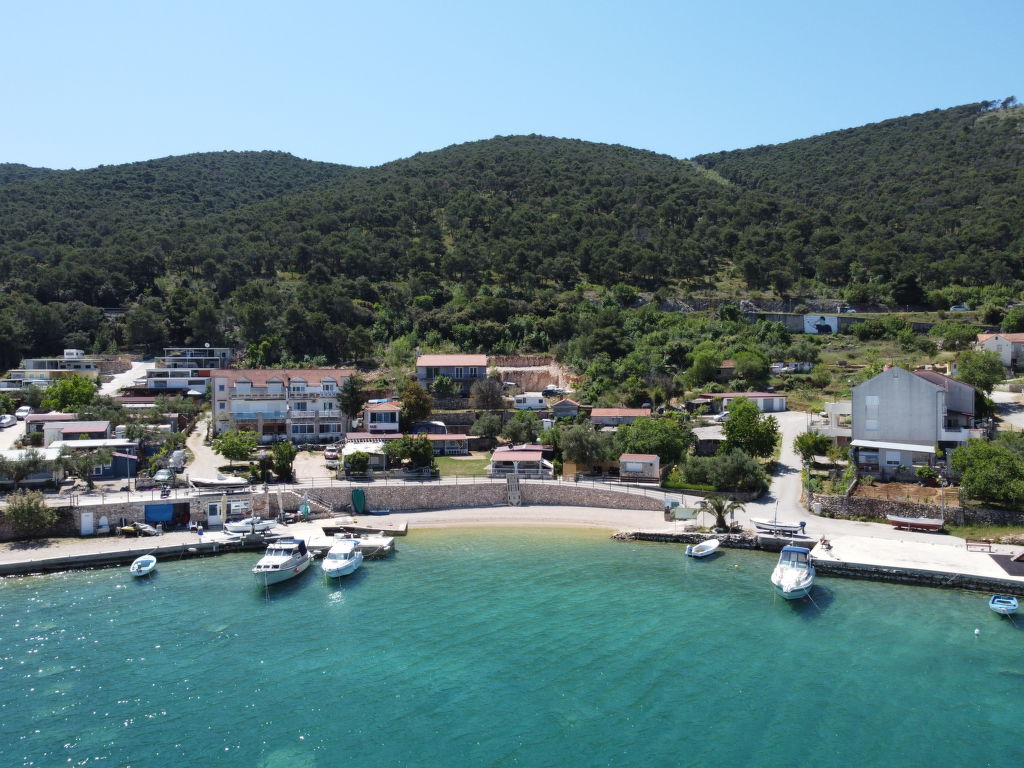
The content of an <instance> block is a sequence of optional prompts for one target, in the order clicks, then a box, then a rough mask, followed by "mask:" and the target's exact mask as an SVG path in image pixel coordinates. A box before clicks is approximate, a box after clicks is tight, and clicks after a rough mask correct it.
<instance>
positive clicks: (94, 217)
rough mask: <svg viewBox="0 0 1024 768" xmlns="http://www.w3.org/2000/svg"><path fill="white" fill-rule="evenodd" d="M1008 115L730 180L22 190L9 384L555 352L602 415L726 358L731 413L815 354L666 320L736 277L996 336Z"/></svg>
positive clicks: (286, 174) (562, 143)
mask: <svg viewBox="0 0 1024 768" xmlns="http://www.w3.org/2000/svg"><path fill="white" fill-rule="evenodd" d="M992 106H993V105H990V104H984V105H970V106H968V107H959V108H955V109H951V110H944V111H937V112H932V113H927V114H925V115H915V116H912V117H909V118H900V119H898V120H893V121H887V122H886V123H881V124H878V125H875V126H866V127H864V128H858V129H852V130H850V131H842V132H838V133H834V134H828V135H826V136H821V137H816V138H814V139H808V140H805V141H803V142H793V143H791V144H787V145H781V146H779V147H768V148H765V147H760V148H756V149H753V150H747V151H745V152H739V153H722V154H720V155H715V156H704V157H702V158H699V161H700V162H701V163H702V164H703V165H704V166H706V167H713V168H714V169H715V171H716V172H708V171H706V170H703V169H701V168H699V167H697V166H695V165H694V163H691V162H687V161H680V160H677V159H674V158H671V157H667V156H664V155H657V154H654V153H651V152H645V151H639V150H634V149H629V148H626V147H621V146H608V145H599V144H592V143H588V142H582V141H574V140H563V139H552V138H545V137H541V136H511V137H498V138H494V139H491V140H488V141H480V142H472V143H467V144H462V145H458V146H453V147H449V148H447V149H444V150H440V151H437V152H430V153H423V154H418V155H415V156H413V157H411V158H407V159H404V160H399V161H396V162H393V163H388V164H386V165H382V166H379V167H376V168H369V169H359V168H347V167H343V166H334V165H330V164H323V163H312V162H309V161H304V160H299V159H297V158H294V157H291V156H288V155H285V154H281V153H273V152H262V153H231V152H225V153H211V154H203V155H190V156H186V157H178V158H165V159H161V160H153V161H148V162H143V163H134V164H130V165H123V166H113V167H100V168H96V169H92V170H89V171H48V170H45V169H30V168H26V167H24V166H15V165H2V166H0V282H2V283H3V285H4V289H5V290H4V291H3V292H0V366H4V367H7V368H10V367H13V366H14V365H16V364H17V362H18V360H19V359H20V358H21V357H23V356H37V355H46V354H58V353H59V352H60V350H61V349H63V348H65V347H76V348H83V349H87V350H89V351H92V352H104V351H116V350H119V349H122V348H125V347H131V348H134V349H140V350H145V351H148V352H156V351H157V350H159V348H160V347H162V346H164V345H167V344H174V345H179V344H202V343H203V342H210V343H213V344H218V343H232V344H236V345H238V346H239V347H241V348H243V349H245V350H246V357H247V360H246V362H247V364H249V365H256V366H273V365H285V364H290V365H315V364H326V365H334V364H341V363H343V362H351V361H369V360H371V359H374V358H375V359H378V360H383V361H384V362H385V365H386V366H387V367H388V368H396V369H400V368H401V367H402V366H408V364H409V363H410V362H411V360H412V358H413V357H414V353H415V350H417V349H421V350H424V351H454V350H458V351H465V352H471V351H480V352H486V353H492V354H501V353H511V352H530V351H554V352H555V353H556V354H557V355H558V356H559V357H560V358H561V359H562V360H563V361H565V362H567V363H568V364H569V365H570V366H572V367H574V368H575V369H577V370H578V371H580V372H581V373H582V372H584V371H587V372H588V373H589V374H590V375H589V376H588V379H587V380H588V382H589V384H588V390H587V391H586V393H585V395H586V396H587V397H590V398H591V400H592V401H595V402H597V401H600V400H602V399H607V400H617V399H624V400H625V401H627V402H629V403H631V404H637V405H639V404H640V403H642V402H645V401H650V402H654V403H658V402H663V401H664V400H665V399H667V398H668V397H670V396H672V395H673V394H674V393H677V392H678V390H679V387H680V386H681V385H683V384H684V383H685V384H686V385H688V386H690V387H700V386H704V385H706V384H708V383H709V382H711V381H712V380H713V378H714V376H715V375H716V372H717V366H718V364H719V363H720V362H721V361H722V360H723V359H726V358H729V357H731V358H732V359H735V360H736V362H737V367H736V370H737V376H738V382H737V383H736V387H735V388H751V387H756V386H760V385H762V383H763V381H764V363H765V362H766V359H786V358H787V357H788V358H789V359H811V358H810V357H809V356H808V355H807V354H805V353H806V352H807V351H808V345H810V347H809V351H811V352H813V351H815V349H816V347H815V346H814V343H813V342H804V341H802V340H801V341H798V342H791V340H790V339H789V335H788V333H787V332H785V330H784V329H782V327H781V326H775V325H773V324H770V323H766V324H759V325H757V326H754V327H750V326H746V325H745V324H744V323H743V322H742V318H741V315H740V312H739V309H738V307H736V306H731V305H725V306H722V307H719V309H718V311H717V312H715V313H711V314H709V315H707V316H702V317H700V318H683V317H681V316H680V315H678V314H673V313H671V312H666V311H664V310H665V309H666V308H671V307H675V306H678V301H679V300H680V299H681V298H682V299H683V300H686V298H687V292H688V291H691V290H693V289H697V288H699V289H701V290H703V291H709V290H710V291H712V292H713V290H714V287H715V285H716V283H715V280H716V279H717V278H720V277H723V276H724V277H728V278H730V279H731V284H732V285H733V286H736V287H742V285H743V284H744V283H745V284H746V286H747V287H751V288H755V289H761V288H773V289H776V290H778V291H781V292H791V291H792V290H794V289H795V288H802V287H808V286H810V287H817V288H819V289H820V288H822V286H825V289H824V290H832V291H833V292H840V291H842V292H843V293H845V294H846V296H847V298H849V299H850V300H855V299H860V300H875V299H884V300H890V301H897V302H899V303H904V304H915V303H922V302H923V303H930V304H932V305H934V306H948V305H952V304H955V303H961V302H963V301H970V302H971V304H972V306H983V305H984V306H986V307H988V308H989V309H991V310H993V311H991V312H986V313H985V316H986V317H996V315H998V314H999V313H1000V312H1001V311H1002V310H1001V309H1000V306H1001V305H1002V304H1005V303H1006V301H1008V300H1009V299H1010V298H1012V297H1013V295H1014V293H1015V292H1019V290H1020V288H1021V286H1022V285H1024V283H1019V282H1014V281H1020V280H1021V279H1024V259H1021V258H1020V255H1021V252H1022V241H1021V238H1022V234H1021V231H1020V228H1019V227H1017V226H1016V225H1015V224H1014V222H1017V221H1019V220H1020V219H1021V213H1022V210H1021V206H1022V205H1024V201H1022V199H1021V197H1020V196H1019V194H1017V192H1016V190H1019V189H1020V188H1021V184H1020V182H1021V180H1022V179H1021V174H1022V173H1024V170H1022V169H1021V167H1018V166H1017V165H1014V162H1015V158H1016V157H1017V156H1019V154H1020V148H1021V147H1020V142H1021V138H1020V137H1021V135H1022V133H1021V130H1020V126H1021V120H1022V116H1021V111H1020V109H1019V108H1010V107H1009V106H1008V107H1007V108H1005V109H1004V108H998V109H993V108H991V107H992ZM723 177H725V178H723ZM726 179H728V181H727V180H726ZM829 287H831V288H829ZM103 308H107V311H106V312H105V311H104V309H103ZM111 308H121V310H120V311H117V312H113V311H110V310H111ZM996 310H998V311H996ZM996 322H998V320H996ZM865 325H866V324H865ZM863 333H868V334H873V333H879V334H882V335H884V336H886V337H891V336H894V335H895V336H898V337H899V340H900V343H901V344H904V343H906V344H910V343H911V341H912V338H911V337H912V334H910V332H909V329H906V328H894V327H888V326H882V327H878V328H876V327H872V326H867V327H866V329H865V330H864V331H863ZM708 339H714V340H715V341H714V342H713V343H706V342H707V340H708ZM701 342H705V345H704V346H703V347H702V346H701ZM797 345H803V347H802V348H801V349H800V352H801V353H800V354H795V352H796V351H797ZM922 351H924V350H922ZM787 352H790V353H791V354H788V355H787V354H786V353H787ZM762 356H764V357H762ZM613 390H614V392H613Z"/></svg>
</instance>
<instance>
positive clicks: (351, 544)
mask: <svg viewBox="0 0 1024 768" xmlns="http://www.w3.org/2000/svg"><path fill="white" fill-rule="evenodd" d="M362 562H363V553H362V552H360V551H359V542H358V541H356V540H355V539H340V538H339V539H337V540H336V541H335V542H334V545H333V546H332V547H331V548H330V549H329V550H327V554H326V555H325V556H324V561H323V562H322V563H321V564H320V567H321V568H322V569H323V572H324V574H325V575H326V576H327V577H328V578H332V579H333V578H337V577H338V576H347V575H348V574H350V573H352V572H353V571H354V570H356V568H358V567H359V566H360V565H362Z"/></svg>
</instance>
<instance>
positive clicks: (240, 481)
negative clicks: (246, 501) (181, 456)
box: [188, 472, 249, 488]
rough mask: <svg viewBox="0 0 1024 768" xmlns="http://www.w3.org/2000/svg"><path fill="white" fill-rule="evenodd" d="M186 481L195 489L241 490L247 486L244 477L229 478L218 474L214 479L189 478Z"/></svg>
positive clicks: (247, 482)
mask: <svg viewBox="0 0 1024 768" xmlns="http://www.w3.org/2000/svg"><path fill="white" fill-rule="evenodd" d="M188 481H189V482H190V483H191V484H192V485H194V486H196V487H197V488H241V487H242V486H246V485H248V484H249V481H248V480H246V479H245V478H244V477H229V476H227V475H222V474H220V473H219V472H218V473H217V476H216V477H191V476H190V477H189V479H188Z"/></svg>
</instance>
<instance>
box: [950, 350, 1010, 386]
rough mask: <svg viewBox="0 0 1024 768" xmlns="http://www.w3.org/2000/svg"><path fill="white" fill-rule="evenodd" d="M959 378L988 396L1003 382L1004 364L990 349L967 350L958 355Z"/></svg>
mask: <svg viewBox="0 0 1024 768" xmlns="http://www.w3.org/2000/svg"><path fill="white" fill-rule="evenodd" d="M956 364H957V378H959V379H960V380H961V381H963V382H965V383H967V384H970V385H971V386H972V387H974V388H975V389H977V390H978V391H980V392H984V393H985V394H986V395H988V394H991V393H992V390H993V389H995V386H996V384H998V383H999V382H1000V381H1002V380H1003V374H1004V371H1003V364H1002V363H1001V362H1000V360H999V355H998V354H997V353H995V352H993V351H992V350H990V349H979V350H977V351H975V350H965V351H963V352H961V353H960V354H959V355H957V358H956Z"/></svg>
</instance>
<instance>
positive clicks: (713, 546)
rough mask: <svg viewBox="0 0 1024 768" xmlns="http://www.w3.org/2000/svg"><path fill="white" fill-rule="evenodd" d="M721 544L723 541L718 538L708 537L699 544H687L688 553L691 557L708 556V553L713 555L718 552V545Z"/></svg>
mask: <svg viewBox="0 0 1024 768" xmlns="http://www.w3.org/2000/svg"><path fill="white" fill-rule="evenodd" d="M721 544H722V542H720V541H719V540H718V539H707V540H706V541H702V542H701V543H700V544H697V545H693V544H687V545H686V554H687V555H689V556H690V557H707V556H708V555H713V554H714V553H715V552H717V551H718V547H719V546H721Z"/></svg>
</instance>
